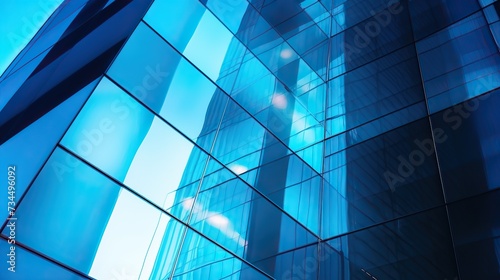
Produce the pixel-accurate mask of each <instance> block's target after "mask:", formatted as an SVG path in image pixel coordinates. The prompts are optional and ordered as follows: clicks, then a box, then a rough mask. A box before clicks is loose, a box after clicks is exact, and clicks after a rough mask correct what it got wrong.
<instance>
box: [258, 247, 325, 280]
mask: <svg viewBox="0 0 500 280" xmlns="http://www.w3.org/2000/svg"><path fill="white" fill-rule="evenodd" d="M318 256H319V255H318V246H317V245H311V246H308V247H305V248H301V249H297V250H293V251H289V252H286V253H283V254H280V255H276V256H272V257H269V258H267V259H265V260H261V261H258V262H256V263H255V265H256V266H257V267H259V268H261V269H262V270H263V271H264V272H266V273H268V274H269V275H271V276H273V277H274V278H275V279H318V278H317V276H318V260H319V258H318ZM324 279H327V278H324Z"/></svg>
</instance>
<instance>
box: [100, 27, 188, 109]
mask: <svg viewBox="0 0 500 280" xmlns="http://www.w3.org/2000/svg"><path fill="white" fill-rule="evenodd" d="M180 59H181V57H180V55H179V54H178V53H177V52H176V51H175V50H174V49H172V47H170V46H169V45H168V44H167V43H166V42H165V41H164V40H163V39H162V38H161V37H160V36H158V35H157V34H155V33H154V32H153V30H151V29H150V28H149V27H148V26H146V25H145V24H144V23H140V24H139V25H138V26H137V29H136V30H135V31H134V33H133V34H132V36H131V37H130V39H129V40H128V41H127V44H126V45H125V46H124V47H123V49H122V51H121V52H120V54H119V55H118V57H117V58H116V60H115V62H114V63H113V65H112V66H111V68H110V69H109V70H108V73H109V75H110V77H111V78H113V79H114V80H115V81H116V82H117V83H119V84H120V85H122V86H123V87H124V88H125V89H127V90H128V91H129V92H131V93H132V94H134V95H135V96H136V97H137V98H138V99H140V100H141V101H143V102H144V103H146V104H147V105H148V106H149V107H150V108H152V109H153V110H154V111H156V112H159V110H160V108H161V106H162V105H163V103H164V100H165V96H166V94H167V92H168V89H169V86H170V83H171V81H172V78H173V76H174V73H175V70H176V68H177V65H178V64H179V62H180Z"/></svg>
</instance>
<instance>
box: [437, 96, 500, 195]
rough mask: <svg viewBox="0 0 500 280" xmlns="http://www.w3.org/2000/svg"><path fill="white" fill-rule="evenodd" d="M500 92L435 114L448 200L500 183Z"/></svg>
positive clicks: (478, 192)
mask: <svg viewBox="0 0 500 280" xmlns="http://www.w3.org/2000/svg"><path fill="white" fill-rule="evenodd" d="M499 104H500V92H499V91H498V90H497V91H494V92H492V93H489V94H486V95H482V96H480V97H477V98H474V99H471V100H468V101H466V102H463V103H460V104H458V105H456V106H453V107H451V108H449V109H446V110H444V111H441V112H439V113H436V114H434V115H432V117H431V120H432V125H433V129H434V130H441V135H442V136H441V137H440V141H437V142H436V149H437V155H438V159H439V165H440V168H441V173H442V177H443V184H444V190H445V195H446V200H447V201H448V202H451V201H455V200H458V199H461V198H466V197H469V196H473V195H476V194H480V193H484V192H486V191H488V190H492V189H496V188H498V187H499V186H500V174H499V172H498V170H499V168H500V150H499V148H498V147H499V145H498V137H499V135H500V125H499V124H498V121H497V120H498V119H499V118H500V115H499V113H498V109H497V108H498V105H499Z"/></svg>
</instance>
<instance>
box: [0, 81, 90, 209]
mask: <svg viewBox="0 0 500 280" xmlns="http://www.w3.org/2000/svg"><path fill="white" fill-rule="evenodd" d="M96 84H97V80H96V81H94V82H93V83H90V84H89V85H87V86H86V87H84V88H82V89H81V90H80V91H79V92H77V93H75V94H74V95H73V96H72V97H70V98H69V99H68V100H66V101H65V102H63V103H62V104H61V105H59V106H58V107H56V108H54V109H52V110H51V111H50V112H48V113H47V114H45V115H44V116H42V117H41V118H39V119H38V120H37V121H36V122H34V123H32V124H31V125H30V126H28V127H26V128H25V129H23V130H22V131H21V132H19V133H17V134H16V135H15V136H13V137H12V138H10V139H8V140H7V141H6V142H4V143H3V144H2V145H0V154H1V155H2V156H1V157H0V168H1V170H7V167H8V166H15V168H16V173H17V176H16V186H15V191H16V197H18V198H19V197H21V196H22V195H23V193H24V192H25V191H26V188H27V187H28V185H29V184H30V183H31V181H32V180H33V178H34V177H35V175H36V174H37V173H38V171H39V170H40V169H41V167H42V165H43V163H44V162H45V161H46V160H47V158H48V157H49V155H50V153H51V152H52V151H53V149H54V148H55V146H56V145H57V143H58V142H59V140H60V139H61V137H62V136H63V134H64V132H65V131H66V129H68V127H69V125H70V123H71V122H72V121H73V118H74V117H75V116H76V114H77V112H78V110H80V108H81V107H82V106H83V103H84V102H85V100H86V99H87V98H88V96H89V95H90V92H91V91H92V90H93V89H94V87H95V86H96ZM47 127H50V131H51V133H47ZM7 201H8V197H7V196H2V197H1V198H0V203H3V205H7ZM16 201H17V200H16ZM7 214H8V213H7V211H5V212H4V215H7Z"/></svg>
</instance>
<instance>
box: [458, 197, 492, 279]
mask: <svg viewBox="0 0 500 280" xmlns="http://www.w3.org/2000/svg"><path fill="white" fill-rule="evenodd" d="M499 200H500V191H494V192H489V193H487V194H485V195H480V196H476V197H474V198H468V199H465V200H462V201H460V202H457V203H452V204H451V205H450V206H449V213H450V226H451V230H452V235H453V240H454V241H455V252H456V254H457V261H458V265H459V271H460V277H461V278H462V279H495V278H498V277H500V220H499V219H498V213H499V212H500V207H499V204H498V201H499ZM477 256H481V257H480V258H478V257H477Z"/></svg>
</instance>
